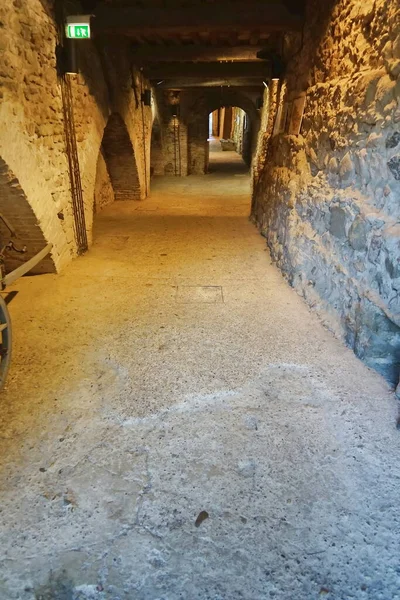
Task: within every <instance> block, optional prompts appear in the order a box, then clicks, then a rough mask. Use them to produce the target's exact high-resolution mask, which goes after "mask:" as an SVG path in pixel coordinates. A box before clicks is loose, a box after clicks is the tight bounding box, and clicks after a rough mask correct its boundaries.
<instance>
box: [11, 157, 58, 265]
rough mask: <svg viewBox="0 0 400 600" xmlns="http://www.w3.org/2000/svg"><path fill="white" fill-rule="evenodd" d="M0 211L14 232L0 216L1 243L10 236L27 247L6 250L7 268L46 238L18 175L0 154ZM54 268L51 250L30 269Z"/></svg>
mask: <svg viewBox="0 0 400 600" xmlns="http://www.w3.org/2000/svg"><path fill="white" fill-rule="evenodd" d="M0 213H1V214H2V215H3V216H4V217H5V218H6V219H7V221H8V222H9V223H10V225H11V226H12V227H13V229H14V230H15V234H16V235H15V237H14V238H12V237H11V234H10V231H9V229H8V228H7V227H6V226H5V225H4V223H3V221H1V220H0V238H1V245H2V246H3V244H4V243H7V242H8V241H9V240H11V239H13V240H14V242H15V245H16V246H17V247H21V246H26V249H27V251H26V252H25V253H24V254H18V253H16V252H10V253H8V254H7V256H6V269H7V271H8V272H9V271H13V270H14V269H16V268H17V267H19V266H20V265H21V264H23V263H24V262H26V261H27V260H29V259H30V258H32V256H34V255H35V254H37V252H39V251H40V250H42V249H43V248H44V247H45V246H46V244H47V241H46V239H45V237H44V235H43V231H42V229H41V227H40V224H39V222H38V220H37V218H36V215H35V213H34V212H33V210H32V207H31V206H30V204H29V202H28V199H27V197H26V195H25V193H24V191H23V189H22V187H21V185H20V183H19V181H18V179H17V178H16V177H15V175H14V173H13V172H12V171H11V170H10V169H9V167H8V165H7V164H6V163H5V161H4V160H3V159H2V158H0ZM55 272H56V268H55V265H54V261H53V258H52V256H51V254H49V255H48V256H46V257H45V258H44V259H43V260H42V261H41V262H40V263H39V264H38V265H36V267H35V268H34V269H32V270H31V271H30V273H31V274H39V273H55Z"/></svg>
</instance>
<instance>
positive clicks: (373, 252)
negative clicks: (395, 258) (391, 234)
mask: <svg viewBox="0 0 400 600" xmlns="http://www.w3.org/2000/svg"><path fill="white" fill-rule="evenodd" d="M382 246H383V239H382V236H381V235H374V236H373V237H372V239H371V244H370V246H369V251H368V260H369V261H370V262H372V263H374V264H375V265H376V264H378V262H379V260H380V256H381V251H382Z"/></svg>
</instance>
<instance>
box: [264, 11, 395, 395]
mask: <svg viewBox="0 0 400 600" xmlns="http://www.w3.org/2000/svg"><path fill="white" fill-rule="evenodd" d="M329 5H330V6H329ZM292 50H293V49H292ZM399 76H400V9H399V6H398V2H397V1H396V0H375V1H372V0H366V1H365V2H363V3H360V2H359V1H358V0H339V1H338V2H330V3H328V4H325V5H324V6H323V7H322V8H321V5H320V3H318V2H315V1H314V0H312V1H310V2H309V4H308V15H307V28H306V31H305V36H304V41H303V44H302V46H300V47H299V48H297V52H296V55H295V58H293V59H291V60H290V59H289V64H288V69H287V75H286V78H285V81H284V82H283V85H282V87H281V89H280V90H278V102H277V104H275V103H274V99H272V101H270V102H269V105H270V106H269V109H270V114H269V120H268V123H269V125H268V130H269V131H268V139H267V143H266V144H264V146H263V151H262V152H261V153H260V162H261V164H262V166H263V171H262V174H261V175H260V176H259V179H258V180H256V183H255V186H254V197H253V217H254V219H255V220H256V221H257V223H258V225H259V227H260V229H261V231H262V232H263V234H264V235H265V236H266V238H267V241H268V245H269V247H270V249H271V253H272V256H273V258H274V259H275V260H276V261H277V263H278V265H279V266H280V268H281V269H282V270H283V272H284V273H285V274H286V275H287V277H288V279H289V281H290V283H291V284H292V285H293V286H294V287H295V288H296V289H297V290H298V291H299V292H300V293H302V294H303V295H304V297H305V298H306V299H307V301H308V302H309V303H310V304H311V305H312V306H313V307H315V308H316V309H317V310H320V311H321V314H323V315H325V320H326V322H327V323H328V325H329V326H330V327H331V328H332V329H333V330H335V331H336V332H337V333H341V334H343V335H344V336H345V339H346V341H347V343H348V344H349V345H350V346H351V347H352V348H353V349H354V351H355V352H356V354H357V355H358V356H359V357H360V358H362V359H363V360H364V361H365V362H366V363H367V364H368V365H369V366H371V367H373V368H374V369H376V370H377V371H379V372H380V373H382V375H384V376H385V377H386V379H387V380H388V381H390V382H391V383H392V384H397V382H398V379H399V370H400V224H399V221H400V202H399V200H400V80H399ZM304 93H305V94H306V103H305V110H304V118H303V122H302V126H301V130H300V134H298V135H297V131H296V129H295V128H294V129H289V128H290V127H291V125H295V121H294V119H293V120H291V118H290V107H293V101H294V100H295V99H296V98H299V97H301V95H302V94H304ZM285 101H286V102H287V104H285ZM279 104H281V105H282V109H283V110H282V113H283V116H282V119H283V121H282V123H281V124H279V126H278V127H277V128H275V130H274V131H272V126H271V122H273V118H274V117H275V115H276V112H277V110H276V107H277V106H279ZM296 104H297V103H296ZM286 106H288V107H289V118H287V119H286V122H285V121H284V114H285V107H286ZM285 123H286V124H285ZM282 130H283V131H282ZM279 131H280V132H279ZM272 133H274V134H275V135H272ZM290 133H291V134H290Z"/></svg>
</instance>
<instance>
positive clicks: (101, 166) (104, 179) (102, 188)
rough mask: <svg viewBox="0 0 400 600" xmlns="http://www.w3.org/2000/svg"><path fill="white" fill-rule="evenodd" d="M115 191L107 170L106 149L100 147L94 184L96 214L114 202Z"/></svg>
mask: <svg viewBox="0 0 400 600" xmlns="http://www.w3.org/2000/svg"><path fill="white" fill-rule="evenodd" d="M114 200H115V196H114V189H113V186H112V183H111V179H110V174H109V172H108V169H107V163H106V159H105V157H104V149H103V147H102V146H100V150H99V154H98V157H97V163H96V177H95V182H94V206H93V208H94V210H93V212H94V214H96V213H98V212H100V211H101V210H102V209H103V208H104V207H105V206H107V204H111V202H114Z"/></svg>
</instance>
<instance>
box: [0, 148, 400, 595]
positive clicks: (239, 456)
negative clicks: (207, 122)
mask: <svg viewBox="0 0 400 600" xmlns="http://www.w3.org/2000/svg"><path fill="white" fill-rule="evenodd" d="M225 158H226V157H225V153H220V154H219V155H217V156H214V165H213V166H214V169H212V170H213V173H212V174H210V175H207V176H204V177H189V178H186V179H180V180H177V179H174V178H170V179H167V180H159V181H154V182H153V192H152V196H151V198H149V199H148V200H146V201H144V202H142V203H135V202H125V203H121V202H120V203H115V204H114V205H111V206H109V207H108V208H106V209H105V210H104V211H103V212H102V213H101V214H100V215H98V216H97V218H96V231H95V244H94V246H93V248H92V249H91V251H90V252H89V253H88V254H87V255H85V256H83V257H81V258H79V259H77V260H76V261H74V263H73V264H72V265H71V266H70V267H69V268H68V269H66V270H65V271H64V272H63V273H62V274H60V275H44V276H37V277H26V278H24V279H23V280H20V281H18V282H17V283H16V284H14V286H12V288H10V291H15V292H17V294H16V295H15V297H14V298H13V299H12V301H11V302H10V310H11V315H12V319H13V324H14V332H15V346H14V357H13V364H12V369H11V372H10V377H9V381H8V385H7V388H6V390H5V391H4V392H3V393H2V395H1V429H0V445H1V447H0V452H1V468H0V486H1V489H0V510H1V522H0V547H1V555H0V598H1V599H2V600H14V599H22V600H33V599H36V600H37V599H42V600H50V599H59V600H72V599H78V598H79V599H88V598H92V599H99V600H104V599H112V600H117V599H120V600H127V599H129V600H136V599H137V600H156V599H157V600H161V599H163V600H178V599H185V600H197V599H198V600H205V599H210V600H239V599H245V600H259V599H269V598H274V599H279V600H280V599H285V600H286V599H290V600H303V599H304V600H309V599H314V598H315V599H319V598H326V599H328V600H331V599H346V600H348V599H352V598H356V599H374V600H375V599H376V600H377V599H384V600H389V599H391V600H393V599H396V598H400V562H399V556H400V552H399V550H400V548H399V541H400V530H399V521H400V516H399V515H400V511H399V507H398V505H399V492H400V465H399V450H400V433H399V431H397V430H396V418H397V405H396V401H395V399H394V397H393V394H392V393H391V391H390V390H389V389H388V387H387V385H386V384H385V383H384V381H383V380H382V379H381V378H380V377H379V376H378V375H376V374H375V373H373V372H372V371H370V370H369V369H367V368H366V367H365V366H364V365H363V364H362V363H361V362H360V361H359V360H358V359H357V358H356V357H355V356H354V355H353V354H352V352H351V351H350V350H348V349H347V348H346V347H345V346H344V345H343V344H342V343H341V341H340V340H337V339H335V338H334V337H333V335H332V334H331V333H330V332H329V331H328V330H327V329H325V328H324V327H323V325H322V324H321V322H320V320H319V318H318V317H317V316H316V315H315V314H312V313H311V312H310V311H309V309H308V308H307V306H306V305H305V303H304V302H303V300H302V299H301V298H300V297H299V296H297V294H296V293H295V292H294V291H293V290H292V289H291V288H290V287H289V286H288V285H287V283H286V282H285V281H284V280H283V279H282V277H281V275H280V274H279V272H278V271H277V270H276V268H275V267H274V266H273V265H272V264H271V261H270V258H269V255H268V252H267V251H266V246H265V241H264V239H263V238H262V237H261V236H259V234H258V232H257V231H256V229H255V228H254V227H253V225H252V224H251V223H250V222H249V220H248V212H249V205H250V200H249V180H248V177H247V176H246V175H245V174H244V169H243V168H242V167H241V165H240V161H239V159H238V158H236V159H235V162H236V167H238V169H236V167H235V166H232V164H231V168H230V169H229V172H228V173H227V174H226V173H224V170H223V167H222V166H221V164H222V162H223V160H224V159H225ZM228 158H230V159H232V156H230V157H228ZM235 172H236V174H235ZM205 513H207V515H208V517H207V518H204V517H206V514H205ZM199 515H201V516H200V517H199ZM202 519H203V520H202Z"/></svg>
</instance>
